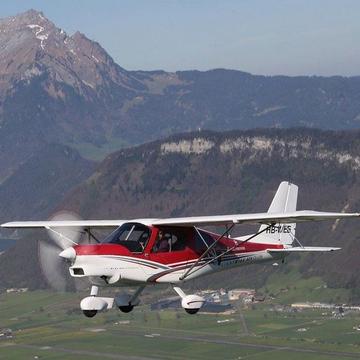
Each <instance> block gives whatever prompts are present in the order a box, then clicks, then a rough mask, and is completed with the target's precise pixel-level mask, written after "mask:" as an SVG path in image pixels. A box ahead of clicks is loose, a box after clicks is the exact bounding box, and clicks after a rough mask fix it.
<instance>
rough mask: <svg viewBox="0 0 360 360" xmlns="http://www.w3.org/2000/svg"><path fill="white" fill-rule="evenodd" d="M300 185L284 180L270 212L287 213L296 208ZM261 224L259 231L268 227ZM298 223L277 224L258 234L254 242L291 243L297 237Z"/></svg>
mask: <svg viewBox="0 0 360 360" xmlns="http://www.w3.org/2000/svg"><path fill="white" fill-rule="evenodd" d="M297 197H298V187H297V186H296V185H294V184H291V183H290V182H287V181H283V182H282V183H281V184H280V185H279V187H278V189H277V191H276V194H275V196H274V198H273V200H272V202H271V205H270V207H269V210H268V213H285V212H291V211H295V210H296V203H297ZM267 227H268V226H267V225H261V226H260V229H259V231H262V230H264V229H266V228H267ZM295 230H296V224H295V223H294V224H275V225H274V226H272V227H270V228H268V229H267V230H265V231H264V232H263V233H262V234H260V235H258V236H256V237H255V238H254V239H253V240H252V242H254V243H263V244H282V245H291V244H292V243H293V241H294V237H295Z"/></svg>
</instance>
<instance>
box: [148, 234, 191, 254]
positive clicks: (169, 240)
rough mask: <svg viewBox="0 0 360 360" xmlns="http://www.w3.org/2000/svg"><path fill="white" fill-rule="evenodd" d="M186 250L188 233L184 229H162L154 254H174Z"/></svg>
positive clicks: (153, 250)
mask: <svg viewBox="0 0 360 360" xmlns="http://www.w3.org/2000/svg"><path fill="white" fill-rule="evenodd" d="M185 248H186V233H185V232H184V231H183V230H182V229H160V230H159V232H158V235H157V238H156V241H155V245H154V247H153V249H152V252H153V253H161V252H173V251H180V250H184V249H185Z"/></svg>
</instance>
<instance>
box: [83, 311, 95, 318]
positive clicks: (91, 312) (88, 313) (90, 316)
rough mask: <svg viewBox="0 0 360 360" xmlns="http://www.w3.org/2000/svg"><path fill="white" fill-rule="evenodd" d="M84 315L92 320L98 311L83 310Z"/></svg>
mask: <svg viewBox="0 0 360 360" xmlns="http://www.w3.org/2000/svg"><path fill="white" fill-rule="evenodd" d="M83 313H84V315H85V316H86V317H88V318H92V317H94V316H95V315H96V314H97V310H83Z"/></svg>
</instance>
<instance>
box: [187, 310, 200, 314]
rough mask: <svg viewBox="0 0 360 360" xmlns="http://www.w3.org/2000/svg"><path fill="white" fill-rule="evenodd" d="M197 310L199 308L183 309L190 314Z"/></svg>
mask: <svg viewBox="0 0 360 360" xmlns="http://www.w3.org/2000/svg"><path fill="white" fill-rule="evenodd" d="M199 310H200V309H185V311H186V312H187V313H188V314H190V315H194V314H196V313H197V312H198V311H199Z"/></svg>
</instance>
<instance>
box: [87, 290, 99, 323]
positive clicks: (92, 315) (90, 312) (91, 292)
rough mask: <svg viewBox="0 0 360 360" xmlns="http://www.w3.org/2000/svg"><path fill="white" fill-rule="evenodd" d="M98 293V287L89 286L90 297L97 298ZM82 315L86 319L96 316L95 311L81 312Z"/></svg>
mask: <svg viewBox="0 0 360 360" xmlns="http://www.w3.org/2000/svg"><path fill="white" fill-rule="evenodd" d="M98 292H99V287H98V286H95V285H93V286H91V290H90V296H94V297H95V296H97V294H98ZM83 314H84V315H85V316H86V317H88V318H92V317H94V316H95V315H96V314H97V310H83Z"/></svg>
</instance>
